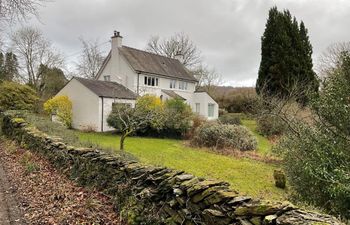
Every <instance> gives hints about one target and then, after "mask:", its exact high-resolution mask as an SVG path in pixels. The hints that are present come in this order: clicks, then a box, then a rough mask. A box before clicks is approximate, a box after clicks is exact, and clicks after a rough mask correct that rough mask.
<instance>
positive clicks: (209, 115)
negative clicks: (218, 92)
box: [208, 103, 215, 117]
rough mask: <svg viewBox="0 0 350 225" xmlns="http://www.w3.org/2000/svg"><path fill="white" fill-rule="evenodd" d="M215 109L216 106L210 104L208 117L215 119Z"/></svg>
mask: <svg viewBox="0 0 350 225" xmlns="http://www.w3.org/2000/svg"><path fill="white" fill-rule="evenodd" d="M214 108H215V104H213V103H209V104H208V117H214Z"/></svg>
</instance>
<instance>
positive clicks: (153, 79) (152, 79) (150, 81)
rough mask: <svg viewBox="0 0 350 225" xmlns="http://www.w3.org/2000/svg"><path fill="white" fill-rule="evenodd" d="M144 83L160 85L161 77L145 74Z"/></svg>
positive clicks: (146, 84) (151, 85)
mask: <svg viewBox="0 0 350 225" xmlns="http://www.w3.org/2000/svg"><path fill="white" fill-rule="evenodd" d="M143 84H144V85H145V86H150V87H158V86H159V78H158V77H153V76H145V77H144V82H143Z"/></svg>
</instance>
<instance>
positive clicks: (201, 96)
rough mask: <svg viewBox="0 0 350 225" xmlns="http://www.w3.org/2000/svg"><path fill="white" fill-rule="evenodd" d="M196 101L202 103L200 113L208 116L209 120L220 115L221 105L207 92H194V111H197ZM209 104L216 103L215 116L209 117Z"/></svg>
mask: <svg viewBox="0 0 350 225" xmlns="http://www.w3.org/2000/svg"><path fill="white" fill-rule="evenodd" d="M196 103H199V104H200V112H199V115H201V116H203V117H205V118H207V119H208V120H214V119H217V118H218V117H219V105H218V104H217V103H216V102H215V101H214V99H212V97H210V95H208V94H207V93H206V92H195V93H193V104H192V105H191V106H192V111H193V112H195V111H196ZM208 104H214V116H213V117H208Z"/></svg>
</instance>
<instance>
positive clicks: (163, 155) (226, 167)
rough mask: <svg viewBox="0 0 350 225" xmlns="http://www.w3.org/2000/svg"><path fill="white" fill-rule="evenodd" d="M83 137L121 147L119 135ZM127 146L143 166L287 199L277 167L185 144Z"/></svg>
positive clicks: (144, 141) (147, 141)
mask: <svg viewBox="0 0 350 225" xmlns="http://www.w3.org/2000/svg"><path fill="white" fill-rule="evenodd" d="M79 137H80V139H81V141H83V142H89V143H96V144H98V145H100V146H101V147H103V148H109V149H110V148H113V149H118V147H119V137H118V136H117V135H112V134H101V133H79ZM261 140H263V141H261ZM261 140H260V143H259V146H260V148H261V149H259V151H261V152H263V151H267V149H268V147H269V146H268V145H267V144H266V143H265V142H264V139H261ZM125 142H126V143H125V148H126V151H127V152H129V153H131V154H132V155H134V156H136V157H137V158H138V159H139V160H140V161H141V162H143V163H147V164H153V165H162V166H166V167H169V168H174V169H178V170H184V171H186V172H188V173H191V174H194V175H196V176H200V177H207V178H214V179H218V180H224V181H227V182H229V183H230V184H231V187H232V188H233V189H235V190H238V191H240V192H241V193H242V194H247V195H251V196H254V197H259V198H267V199H274V200H283V199H285V198H286V193H285V191H283V190H281V189H278V188H276V187H275V186H274V180H273V176H272V174H273V170H274V169H275V168H276V165H273V164H268V163H263V162H258V161H255V160H251V159H246V158H233V157H229V156H223V155H218V154H214V153H210V152H208V151H206V150H205V149H196V148H191V147H188V146H186V145H185V144H184V142H183V141H181V140H173V139H157V138H141V137H128V138H127V139H126V141H125Z"/></svg>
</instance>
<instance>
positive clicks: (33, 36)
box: [11, 27, 63, 88]
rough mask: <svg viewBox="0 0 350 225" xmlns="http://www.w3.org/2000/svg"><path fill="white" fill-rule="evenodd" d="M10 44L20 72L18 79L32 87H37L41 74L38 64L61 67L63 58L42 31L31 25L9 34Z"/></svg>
mask: <svg viewBox="0 0 350 225" xmlns="http://www.w3.org/2000/svg"><path fill="white" fill-rule="evenodd" d="M11 40H12V45H13V48H14V51H15V53H16V54H17V56H18V58H19V61H20V65H22V67H21V68H20V69H21V70H22V73H21V75H20V77H19V78H20V79H21V80H23V81H25V82H27V83H28V84H29V85H31V86H33V87H34V88H39V85H40V82H41V78H42V74H41V73H39V67H40V65H45V66H48V67H61V66H62V65H63V58H62V57H61V55H60V54H59V53H58V52H57V51H56V50H55V49H54V48H53V47H52V44H51V43H50V41H49V40H47V39H46V38H45V37H44V36H43V34H42V32H41V31H40V30H38V29H36V28H33V27H24V28H21V29H19V30H17V31H16V32H14V33H13V34H12V35H11Z"/></svg>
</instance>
